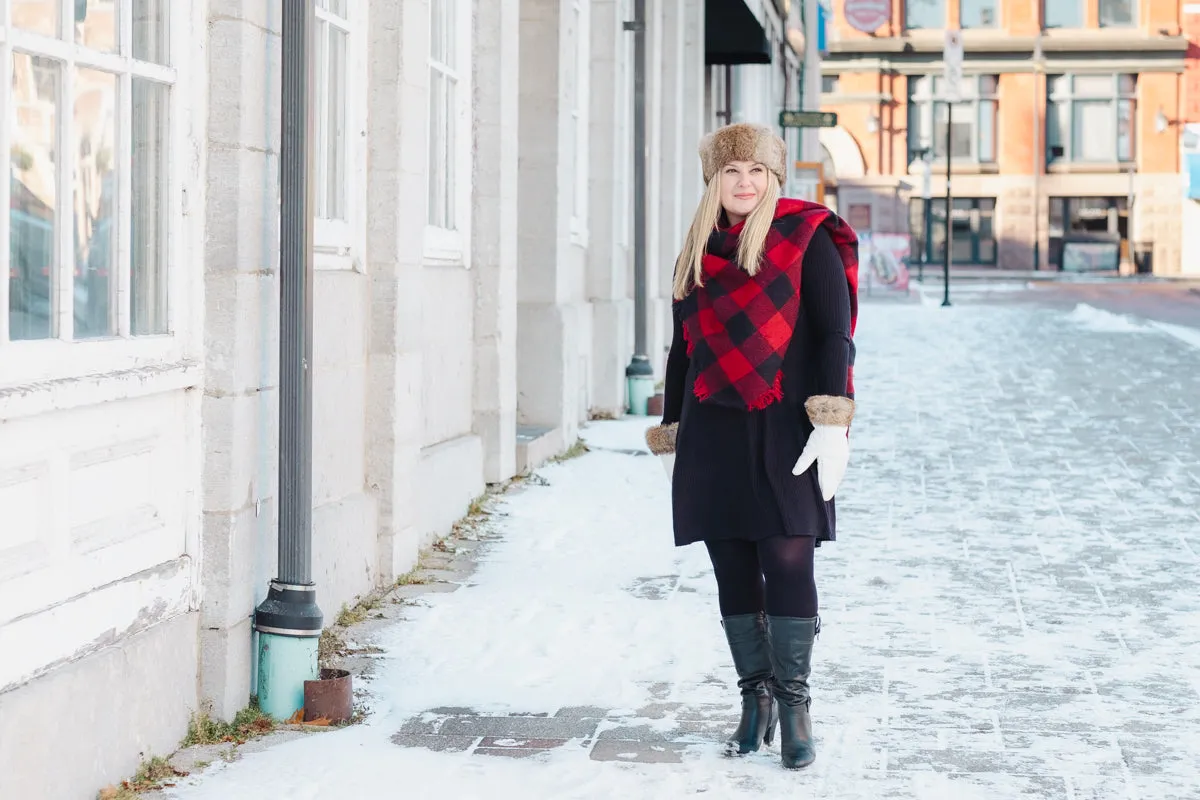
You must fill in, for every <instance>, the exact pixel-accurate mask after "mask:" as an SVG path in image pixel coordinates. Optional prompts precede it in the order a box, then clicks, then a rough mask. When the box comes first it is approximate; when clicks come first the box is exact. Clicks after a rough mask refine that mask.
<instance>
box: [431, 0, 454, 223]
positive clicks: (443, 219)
mask: <svg viewBox="0 0 1200 800" xmlns="http://www.w3.org/2000/svg"><path fill="white" fill-rule="evenodd" d="M458 11H459V2H458V0H432V2H431V3H430V9H429V220H428V221H429V224H430V225H432V226H434V227H436V228H445V229H448V230H454V229H456V228H457V227H458V214H457V208H456V205H457V204H456V202H455V201H456V197H455V179H456V177H457V169H456V167H457V153H458V137H459V136H461V135H462V132H461V131H459V130H458V126H457V124H456V123H457V119H458V97H457V95H458V92H459V91H460V86H459V69H460V64H459V58H460V53H459V48H458V35H457V32H458V18H457V17H458Z"/></svg>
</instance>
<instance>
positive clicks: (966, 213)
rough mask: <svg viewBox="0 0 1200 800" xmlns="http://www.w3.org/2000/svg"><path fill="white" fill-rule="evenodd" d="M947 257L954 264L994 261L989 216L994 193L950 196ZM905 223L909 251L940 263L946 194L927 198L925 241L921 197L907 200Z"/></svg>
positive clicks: (992, 213)
mask: <svg viewBox="0 0 1200 800" xmlns="http://www.w3.org/2000/svg"><path fill="white" fill-rule="evenodd" d="M951 200H952V203H953V206H952V207H953V209H954V213H953V214H951V234H952V235H951V244H950V260H951V261H952V262H953V263H955V264H995V263H996V233H995V227H994V225H993V220H994V217H995V214H996V199H995V198H994V197H954V198H951ZM908 210H909V226H910V230H911V231H912V235H913V244H914V248H913V252H914V253H915V254H918V255H919V254H921V253H922V252H923V253H924V255H925V260H926V263H932V264H940V263H941V262H942V261H943V260H944V259H945V257H946V198H944V197H935V198H932V199H931V200H930V201H929V211H930V214H929V217H930V219H929V234H930V241H928V242H926V241H925V201H924V200H923V199H921V198H914V199H912V200H910V201H909V204H908Z"/></svg>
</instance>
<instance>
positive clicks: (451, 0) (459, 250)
mask: <svg viewBox="0 0 1200 800" xmlns="http://www.w3.org/2000/svg"><path fill="white" fill-rule="evenodd" d="M442 2H445V3H448V4H451V5H452V7H453V10H452V11H451V18H452V24H453V26H454V48H455V54H454V55H455V59H456V61H457V63H456V64H453V65H450V64H442V63H441V62H438V61H434V59H433V49H432V46H431V45H432V38H433V8H432V6H431V7H430V9H429V20H428V22H429V25H428V28H427V31H426V35H425V41H426V44H427V45H428V46H429V51H428V57H427V59H426V69H425V80H426V82H427V87H428V92H429V93H430V94H432V91H433V87H432V85H430V84H429V83H428V82H429V73H430V70H431V69H438V70H439V71H440V72H442V73H443V74H448V75H450V76H451V77H453V79H454V82H455V93H454V142H453V143H452V146H453V150H454V156H453V158H454V179H453V180H452V181H451V182H450V185H449V187H448V190H449V191H450V192H452V193H453V197H454V199H453V203H454V213H455V220H454V224H455V226H454V227H453V228H443V227H441V226H438V225H432V224H430V223H429V221H428V220H429V214H428V210H426V214H425V220H426V221H425V234H424V244H423V256H424V260H425V262H426V263H430V264H434V265H440V266H454V267H464V268H470V266H471V247H470V244H471V188H472V179H471V147H472V136H471V129H472V111H471V92H472V86H471V70H472V63H471V24H472V13H473V12H472V7H473V3H472V2H471V0H442ZM425 113H426V114H427V119H426V121H425V124H426V136H427V137H432V136H433V115H432V114H429V103H428V102H426V105H425ZM425 149H426V152H427V153H428V150H429V146H428V141H427V143H426V148H425ZM426 160H427V162H428V155H426ZM427 169H428V172H427V174H426V187H425V202H426V203H428V202H429V188H430V187H429V183H430V182H432V181H433V179H434V176H433V170H432V165H430V167H428V168H427ZM422 207H425V206H424V205H422Z"/></svg>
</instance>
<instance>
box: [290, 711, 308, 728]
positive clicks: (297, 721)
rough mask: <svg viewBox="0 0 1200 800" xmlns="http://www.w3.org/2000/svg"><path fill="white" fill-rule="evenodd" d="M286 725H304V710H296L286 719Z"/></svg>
mask: <svg viewBox="0 0 1200 800" xmlns="http://www.w3.org/2000/svg"><path fill="white" fill-rule="evenodd" d="M288 724H289V725H303V724H304V709H303V708H298V709H296V713H295V714H292V716H291V717H289V718H288Z"/></svg>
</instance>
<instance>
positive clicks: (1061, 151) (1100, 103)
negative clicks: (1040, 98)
mask: <svg viewBox="0 0 1200 800" xmlns="http://www.w3.org/2000/svg"><path fill="white" fill-rule="evenodd" d="M1136 93H1137V76H1136V75H1050V76H1048V77H1047V109H1046V148H1047V161H1055V160H1061V161H1067V162H1090V163H1117V162H1120V163H1124V162H1129V161H1132V160H1133V156H1134V132H1133V128H1134V111H1135V108H1136V103H1137V101H1136Z"/></svg>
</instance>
